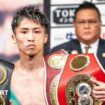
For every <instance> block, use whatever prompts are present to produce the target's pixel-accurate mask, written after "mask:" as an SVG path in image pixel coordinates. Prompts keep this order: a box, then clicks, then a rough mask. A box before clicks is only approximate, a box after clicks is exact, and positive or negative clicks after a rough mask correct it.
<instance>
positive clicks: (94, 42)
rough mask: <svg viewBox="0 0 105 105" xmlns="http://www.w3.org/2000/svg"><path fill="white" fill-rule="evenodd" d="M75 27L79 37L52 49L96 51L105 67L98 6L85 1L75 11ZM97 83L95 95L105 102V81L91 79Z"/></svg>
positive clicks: (73, 51) (94, 90)
mask: <svg viewBox="0 0 105 105" xmlns="http://www.w3.org/2000/svg"><path fill="white" fill-rule="evenodd" d="M74 27H75V33H76V36H77V39H75V40H71V41H70V42H67V43H64V44H61V45H59V46H57V47H55V48H53V49H52V51H55V50H59V49H65V50H66V51H67V52H68V53H87V52H88V53H94V54H95V55H97V57H98V59H99V61H100V63H101V65H102V66H103V67H104V69H105V40H103V39H101V38H100V33H101V15H100V12H99V10H98V8H97V7H96V6H95V5H94V4H92V3H90V2H84V3H83V4H81V5H80V6H79V7H78V8H77V9H76V11H75V15H74ZM90 80H91V81H92V82H93V83H94V84H95V85H94V88H93V91H92V94H93V97H94V98H95V99H96V100H98V101H101V102H105V83H103V82H100V81H98V80H95V79H93V78H91V79H90Z"/></svg>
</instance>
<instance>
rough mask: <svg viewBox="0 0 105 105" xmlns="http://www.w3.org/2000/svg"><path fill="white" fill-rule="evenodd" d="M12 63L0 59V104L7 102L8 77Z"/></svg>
mask: <svg viewBox="0 0 105 105" xmlns="http://www.w3.org/2000/svg"><path fill="white" fill-rule="evenodd" d="M13 68H14V65H13V64H11V63H9V62H7V61H4V60H1V59H0V105H10V104H9V97H8V94H9V90H8V87H9V86H10V79H11V75H12V71H13Z"/></svg>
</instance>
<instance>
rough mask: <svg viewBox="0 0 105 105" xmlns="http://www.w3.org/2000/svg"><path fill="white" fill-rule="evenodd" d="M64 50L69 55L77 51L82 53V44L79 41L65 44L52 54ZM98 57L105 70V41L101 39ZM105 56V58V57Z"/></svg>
mask: <svg viewBox="0 0 105 105" xmlns="http://www.w3.org/2000/svg"><path fill="white" fill-rule="evenodd" d="M60 49H64V50H65V51H67V52H68V53H72V51H77V52H78V53H82V50H81V46H80V42H79V41H78V40H77V39H74V40H71V41H69V42H66V43H63V44H61V45H58V46H56V47H54V48H53V49H52V50H51V52H53V51H56V50H60ZM96 55H97V57H98V60H99V62H100V63H101V65H102V66H103V68H104V69H105V40H103V39H99V44H98V49H97V54H96ZM103 55H104V56H103Z"/></svg>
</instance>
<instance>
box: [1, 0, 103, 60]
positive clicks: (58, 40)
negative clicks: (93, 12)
mask: <svg viewBox="0 0 105 105" xmlns="http://www.w3.org/2000/svg"><path fill="white" fill-rule="evenodd" d="M83 1H90V2H92V3H94V4H95V5H96V6H97V7H98V8H99V10H100V12H101V15H102V33H101V37H102V38H103V39H105V11H104V10H105V0H0V59H4V60H7V61H10V62H15V61H17V60H18V59H19V56H18V50H17V46H16V45H15V44H14V42H13V41H12V38H11V36H12V30H11V21H12V18H13V15H14V13H15V11H16V9H18V8H20V7H22V6H26V5H30V4H33V5H36V6H38V7H39V8H40V9H41V11H44V12H45V13H46V14H47V16H48V18H49V29H48V34H49V40H48V43H47V45H46V46H45V49H44V53H45V54H48V53H49V52H50V50H51V49H52V48H53V47H55V46H57V45H59V44H62V43H64V42H67V41H70V40H71V39H74V38H76V36H75V32H74V28H73V24H72V23H73V16H74V11H75V9H76V8H77V7H78V5H79V4H81V3H82V2H83Z"/></svg>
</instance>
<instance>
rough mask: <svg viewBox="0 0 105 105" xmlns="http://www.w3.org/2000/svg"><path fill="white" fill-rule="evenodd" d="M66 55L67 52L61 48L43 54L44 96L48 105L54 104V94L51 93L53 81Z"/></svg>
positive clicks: (52, 91) (54, 81)
mask: <svg viewBox="0 0 105 105" xmlns="http://www.w3.org/2000/svg"><path fill="white" fill-rule="evenodd" d="M66 57H67V53H66V52H65V51H64V50H63V49H62V50H59V51H56V52H53V53H50V54H48V55H47V56H45V63H46V96H47V101H48V105H54V104H53V103H54V102H53V100H54V98H55V95H53V94H54V93H55V92H54V89H55V87H54V86H55V85H54V84H55V83H56V81H57V78H58V76H57V75H58V74H59V73H60V71H61V69H62V67H63V66H64V63H65V58H66Z"/></svg>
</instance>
